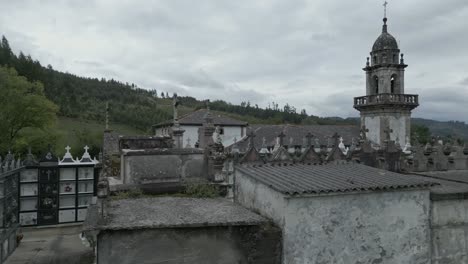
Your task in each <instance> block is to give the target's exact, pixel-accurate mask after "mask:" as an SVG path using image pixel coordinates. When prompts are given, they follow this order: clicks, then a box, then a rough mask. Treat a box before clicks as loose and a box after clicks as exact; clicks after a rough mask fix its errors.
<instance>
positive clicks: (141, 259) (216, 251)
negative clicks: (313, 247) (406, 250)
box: [97, 226, 281, 264]
mask: <svg viewBox="0 0 468 264" xmlns="http://www.w3.org/2000/svg"><path fill="white" fill-rule="evenodd" d="M97 247H98V249H97V252H98V262H97V263H98V264H117V263H118V264H134V263H164V264H179V263H193V264H244V263H245V264H246V263H256V264H279V263H280V262H281V231H280V230H279V229H277V228H275V227H272V226H231V227H206V228H178V229H148V230H129V231H105V232H101V233H100V234H99V235H98V243H97Z"/></svg>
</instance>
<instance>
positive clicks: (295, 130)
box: [238, 124, 359, 149]
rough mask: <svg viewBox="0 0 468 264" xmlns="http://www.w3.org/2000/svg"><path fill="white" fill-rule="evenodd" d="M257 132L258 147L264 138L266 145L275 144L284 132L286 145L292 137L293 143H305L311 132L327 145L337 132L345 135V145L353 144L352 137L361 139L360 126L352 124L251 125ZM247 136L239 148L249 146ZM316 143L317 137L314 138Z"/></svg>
mask: <svg viewBox="0 0 468 264" xmlns="http://www.w3.org/2000/svg"><path fill="white" fill-rule="evenodd" d="M250 129H253V131H254V133H255V139H254V144H255V148H256V149H260V148H261V147H262V143H263V138H265V141H266V142H265V143H266V146H270V147H271V146H274V145H275V144H276V138H277V137H278V135H279V134H280V133H281V132H283V133H284V134H285V135H286V137H285V138H284V140H283V143H284V145H290V141H291V138H292V140H293V145H304V137H305V136H306V135H307V133H311V134H312V135H314V137H316V138H318V139H319V141H320V144H321V145H327V142H328V139H329V138H331V137H332V136H333V134H335V133H337V134H338V135H339V136H341V137H343V143H344V144H345V145H351V140H352V138H355V139H356V140H358V139H359V127H358V126H351V125H336V126H335V125H288V124H285V125H250ZM247 142H248V140H247V138H244V140H242V141H239V142H238V147H239V149H244V148H246V147H247ZM312 144H315V138H314V139H313V140H312Z"/></svg>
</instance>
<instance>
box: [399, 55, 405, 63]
mask: <svg viewBox="0 0 468 264" xmlns="http://www.w3.org/2000/svg"><path fill="white" fill-rule="evenodd" d="M403 56H405V55H404V54H403V53H402V54H401V55H400V57H401V58H400V64H405V59H404V58H403Z"/></svg>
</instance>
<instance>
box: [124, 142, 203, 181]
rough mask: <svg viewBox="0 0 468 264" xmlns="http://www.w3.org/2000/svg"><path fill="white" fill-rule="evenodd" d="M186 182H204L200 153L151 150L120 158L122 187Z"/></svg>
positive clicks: (128, 154)
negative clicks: (187, 180) (196, 180)
mask: <svg viewBox="0 0 468 264" xmlns="http://www.w3.org/2000/svg"><path fill="white" fill-rule="evenodd" d="M153 152H154V153H153ZM164 152H166V153H164ZM188 178H206V166H205V160H204V155H203V153H202V152H201V151H199V150H194V152H193V153H191V152H188V151H187V152H185V151H178V150H175V149H173V150H161V151H159V152H158V151H156V150H153V151H139V152H128V153H124V154H123V155H122V179H124V182H123V183H124V184H148V183H168V182H180V181H181V180H183V179H188Z"/></svg>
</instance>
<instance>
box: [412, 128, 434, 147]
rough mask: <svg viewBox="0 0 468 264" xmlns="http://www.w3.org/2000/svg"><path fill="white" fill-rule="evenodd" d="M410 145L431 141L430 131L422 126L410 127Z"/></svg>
mask: <svg viewBox="0 0 468 264" xmlns="http://www.w3.org/2000/svg"><path fill="white" fill-rule="evenodd" d="M411 139H412V140H411V141H412V142H411V144H413V145H414V144H415V143H416V142H419V143H421V144H426V143H427V142H429V141H430V140H431V131H430V130H429V128H428V127H427V126H424V125H412V126H411Z"/></svg>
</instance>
